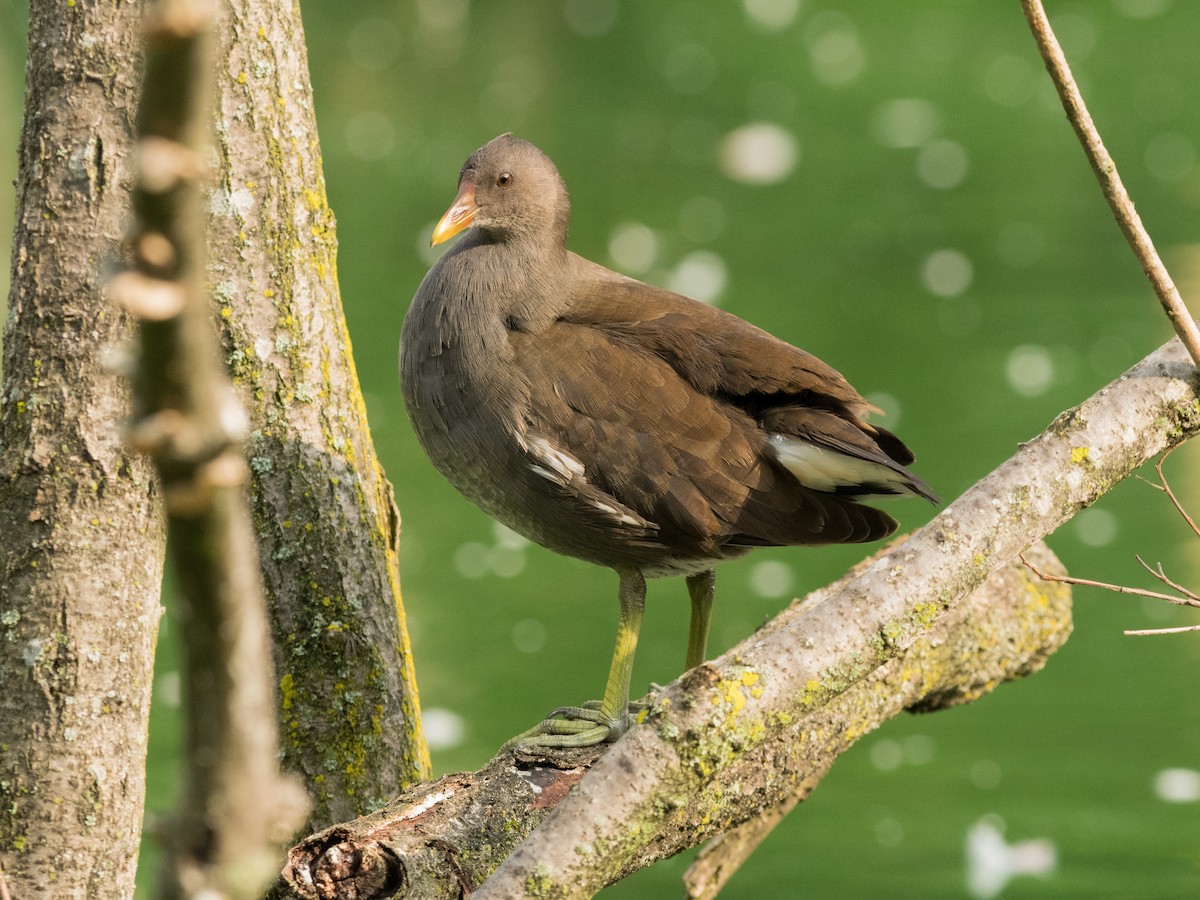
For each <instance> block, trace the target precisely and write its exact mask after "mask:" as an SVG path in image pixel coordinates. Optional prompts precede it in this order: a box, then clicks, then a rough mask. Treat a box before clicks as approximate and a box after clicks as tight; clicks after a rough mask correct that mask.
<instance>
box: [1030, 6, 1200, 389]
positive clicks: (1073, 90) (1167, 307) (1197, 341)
mask: <svg viewBox="0 0 1200 900" xmlns="http://www.w3.org/2000/svg"><path fill="white" fill-rule="evenodd" d="M1021 7H1022V8H1023V9H1024V10H1025V18H1026V19H1028V20H1029V27H1030V30H1032V31H1033V37H1034V40H1035V41H1037V45H1038V50H1039V51H1041V54H1042V59H1043V60H1045V63H1046V69H1047V71H1049V73H1050V78H1051V79H1052V80H1053V81H1054V87H1055V88H1056V89H1057V90H1058V96H1059V98H1060V99H1061V100H1062V104H1063V108H1064V109H1066V111H1067V118H1068V119H1069V120H1070V122H1071V125H1072V127H1073V128H1074V129H1075V134H1076V135H1078V137H1079V142H1080V143H1081V144H1082V145H1083V151H1084V153H1085V154H1087V158H1088V162H1090V163H1091V165H1092V170H1093V171H1094V172H1095V173H1096V178H1097V179H1098V180H1099V181H1100V188H1101V190H1102V191H1103V192H1104V197H1105V199H1106V200H1108V205H1109V207H1110V208H1111V209H1112V211H1113V215H1114V216H1115V217H1116V220H1117V224H1118V225H1119V226H1120V227H1121V231H1123V232H1124V233H1125V237H1126V239H1127V240H1128V241H1129V246H1130V247H1132V248H1133V252H1134V254H1135V255H1136V256H1137V258H1138V261H1139V262H1140V263H1141V264H1142V271H1144V272H1145V273H1146V277H1147V278H1149V279H1150V284H1151V286H1153V288H1154V293H1155V294H1157V295H1158V299H1159V302H1160V303H1161V304H1162V307H1163V311H1164V312H1166V314H1167V318H1168V319H1170V320H1171V325H1172V327H1173V328H1174V329H1175V333H1176V334H1177V335H1179V339H1180V340H1181V341H1182V342H1183V345H1184V347H1186V348H1187V351H1188V354H1189V355H1190V356H1191V357H1192V362H1194V363H1195V364H1196V365H1197V366H1198V367H1200V329H1198V328H1197V327H1196V321H1195V319H1193V318H1192V315H1191V313H1189V312H1188V309H1187V306H1186V305H1185V304H1184V302H1183V298H1181V297H1180V296H1179V290H1178V289H1177V288H1176V287H1175V283H1174V282H1173V281H1172V280H1171V276H1170V275H1169V274H1168V273H1167V269H1166V266H1164V265H1163V263H1162V260H1161V259H1160V258H1159V255H1158V251H1157V250H1155V249H1154V242H1153V241H1151V240H1150V235H1149V234H1147V233H1146V229H1145V228H1144V227H1143V226H1142V220H1141V218H1140V217H1139V216H1138V214H1137V210H1136V209H1134V206H1133V201H1132V200H1131V199H1130V198H1129V192H1128V191H1126V190H1125V185H1124V184H1123V183H1122V182H1121V176H1120V174H1119V173H1118V172H1117V165H1116V163H1115V162H1113V159H1112V157H1111V156H1109V154H1108V151H1107V150H1106V149H1105V148H1104V142H1103V141H1101V140H1100V134H1099V132H1098V131H1097V130H1096V126H1095V124H1094V123H1093V122H1092V117H1091V115H1090V114H1089V113H1088V111H1087V106H1086V105H1084V102H1083V96H1082V95H1081V94H1080V93H1079V88H1078V86H1077V85H1076V84H1075V78H1074V77H1073V76H1072V75H1071V67H1070V66H1069V65H1067V59H1066V57H1065V56H1064V55H1063V52H1062V47H1060V46H1059V44H1058V39H1057V38H1055V36H1054V31H1053V30H1052V29H1051V28H1050V22H1049V20H1048V19H1047V18H1046V11H1045V10H1044V9H1043V8H1042V3H1041V0H1021Z"/></svg>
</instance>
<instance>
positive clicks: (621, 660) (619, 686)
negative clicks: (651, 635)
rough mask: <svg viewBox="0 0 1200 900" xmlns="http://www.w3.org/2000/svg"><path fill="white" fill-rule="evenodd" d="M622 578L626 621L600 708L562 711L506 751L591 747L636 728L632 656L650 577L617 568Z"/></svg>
mask: <svg viewBox="0 0 1200 900" xmlns="http://www.w3.org/2000/svg"><path fill="white" fill-rule="evenodd" d="M617 575H619V576H620V579H621V584H620V588H619V589H618V594H617V596H618V599H619V600H620V602H621V618H620V620H619V621H618V623H617V646H616V648H615V649H614V650H613V658H612V665H611V667H610V668H609V672H608V683H607V684H606V685H605V686H604V699H603V700H601V701H600V703H599V704H598V705H593V704H588V705H586V706H564V707H560V708H559V709H556V710H554V711H553V712H551V713H550V715H549V716H547V717H546V718H545V719H543V720H542V721H541V722H540V723H538V724H537V725H535V726H534V727H533V728H531V729H529V730H528V731H526V732H524V733H522V734H519V735H517V736H516V737H515V738H513V739H512V740H510V741H509V742H508V743H507V744H505V746H506V747H513V746H515V745H520V746H522V747H525V748H536V747H590V746H592V745H593V744H600V743H604V742H606V741H609V742H611V741H615V740H616V739H617V738H619V737H620V736H621V735H623V734H624V733H625V732H626V731H628V730H629V726H630V725H631V724H633V719H632V717H631V716H630V715H629V682H630V680H631V679H632V677H633V657H634V654H635V653H636V651H637V642H638V633H639V632H640V631H641V628H642V614H643V612H644V611H645V608H646V579H645V578H643V577H642V573H641V572H639V571H638V570H637V569H627V568H618V569H617ZM559 716H562V717H563V718H558V717H559Z"/></svg>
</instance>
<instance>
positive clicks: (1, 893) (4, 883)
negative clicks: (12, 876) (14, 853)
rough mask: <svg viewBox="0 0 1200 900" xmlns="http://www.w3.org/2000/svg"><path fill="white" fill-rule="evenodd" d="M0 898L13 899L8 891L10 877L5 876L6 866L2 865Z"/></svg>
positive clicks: (0, 899) (0, 869)
mask: <svg viewBox="0 0 1200 900" xmlns="http://www.w3.org/2000/svg"><path fill="white" fill-rule="evenodd" d="M0 900H12V894H10V893H9V892H8V879H7V878H5V877H4V866H2V865H0Z"/></svg>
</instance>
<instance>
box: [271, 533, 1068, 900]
mask: <svg viewBox="0 0 1200 900" xmlns="http://www.w3.org/2000/svg"><path fill="white" fill-rule="evenodd" d="M881 552H886V550H885V551H881ZM1036 555H1037V558H1038V560H1039V562H1044V563H1046V564H1047V565H1050V566H1052V567H1057V562H1056V561H1055V560H1054V557H1053V555H1052V554H1051V553H1050V551H1049V550H1048V549H1046V548H1045V547H1044V546H1042V547H1039V548H1037V551H1036ZM853 577H855V573H851V574H849V575H847V576H846V578H845V579H843V582H842V583H845V582H846V581H849V580H850V579H852V578H853ZM838 587H839V585H836V584H835V585H831V586H830V587H827V588H824V589H822V590H821V591H818V592H817V593H815V594H813V595H810V596H809V597H808V598H806V599H805V600H804V601H799V602H798V603H797V607H798V608H800V609H804V608H807V609H815V608H816V607H817V606H818V605H819V604H820V603H821V602H822V601H823V600H824V599H825V598H827V597H829V596H831V595H832V594H833V593H834V592H835V591H836V590H837V589H838ZM1070 632H1071V601H1070V592H1069V590H1067V589H1066V588H1065V586H1064V585H1043V584H1041V583H1040V582H1038V581H1037V580H1036V578H1034V576H1033V575H1032V573H1031V572H1029V571H1028V570H1026V569H1024V567H1022V566H1020V565H1012V566H1009V567H1007V568H1005V569H1004V570H1002V571H1001V572H999V573H997V574H996V576H994V577H993V578H992V579H990V580H989V581H988V582H986V583H985V584H984V585H983V586H982V587H980V588H979V589H978V590H976V591H975V592H973V593H972V594H971V596H970V597H968V598H966V599H965V600H964V602H963V603H961V604H959V605H958V606H956V607H955V608H954V610H953V611H952V612H951V613H950V614H948V615H947V616H944V617H943V618H942V619H940V620H939V621H938V622H937V624H936V625H935V626H934V627H933V628H932V629H930V630H929V631H928V632H927V633H926V634H924V635H922V636H921V637H920V638H918V639H917V640H915V641H913V642H912V643H911V644H909V645H908V647H907V648H906V649H905V650H904V651H903V652H901V653H900V655H899V656H897V657H895V658H894V659H892V660H891V661H890V662H888V663H887V664H885V665H883V666H880V667H879V668H877V669H876V670H875V671H874V672H872V673H871V674H870V675H868V676H867V677H865V678H864V679H862V680H861V681H859V682H858V683H857V684H856V685H854V687H852V688H851V689H850V690H847V691H845V692H844V693H841V694H839V695H836V696H833V697H829V698H826V699H823V700H821V701H817V702H812V703H808V702H806V700H805V699H804V698H802V697H799V696H798V697H797V698H795V702H794V703H793V705H792V707H791V709H789V710H781V711H775V712H773V713H772V714H771V716H770V717H769V718H768V719H767V720H763V719H756V718H753V717H746V719H745V720H744V721H743V720H742V715H741V714H742V712H743V710H744V708H745V702H746V700H747V699H750V698H753V697H754V695H755V694H756V693H761V690H762V685H761V684H760V682H759V679H758V677H757V676H756V675H755V673H754V672H753V671H752V670H751V669H748V668H743V669H742V670H741V672H740V673H739V674H738V677H737V678H736V679H733V680H728V679H726V680H724V681H723V680H722V678H721V674H720V673H719V671H718V669H717V668H715V667H713V666H710V665H707V664H706V665H704V666H701V667H699V668H697V669H695V670H693V671H692V672H691V673H689V674H688V675H686V676H685V677H684V679H683V681H684V682H685V684H684V690H688V687H687V683H688V682H691V686H692V688H693V689H694V688H701V689H707V688H711V687H716V688H717V693H718V695H719V697H720V698H721V702H720V703H717V704H710V705H709V706H708V707H707V713H708V714H709V716H710V719H709V721H708V722H707V723H706V727H705V728H704V729H701V731H702V732H704V733H703V734H701V735H684V734H673V735H672V734H667V735H665V740H666V742H667V744H668V745H669V746H674V747H676V748H678V747H682V746H684V745H686V744H693V743H695V742H696V741H697V740H699V741H700V742H707V744H706V745H707V746H708V747H709V749H710V750H711V751H712V752H713V753H715V754H716V755H717V757H720V758H714V759H707V760H706V759H704V758H703V756H702V755H693V756H692V757H691V758H689V759H687V760H684V761H682V763H681V765H680V766H679V768H678V769H677V770H676V771H675V773H674V777H673V778H671V779H669V780H670V781H671V783H670V784H669V785H667V784H663V785H660V786H659V788H660V790H658V793H657V796H658V797H666V798H673V799H674V802H666V803H664V804H662V805H661V811H662V812H663V813H664V819H663V820H662V821H660V822H657V823H656V824H655V825H653V826H647V827H648V828H649V830H647V828H646V827H643V823H640V822H637V821H630V822H628V823H627V824H628V831H627V834H626V835H625V837H627V838H628V840H629V841H630V842H631V843H636V844H637V845H638V846H640V848H641V850H640V853H639V854H637V855H635V856H634V857H632V858H628V859H625V860H624V862H623V865H624V866H626V868H625V869H624V870H621V869H614V870H612V871H606V872H605V875H606V877H607V878H608V880H615V878H616V877H619V875H620V874H623V872H626V871H628V870H630V869H633V868H640V867H641V866H644V865H648V864H649V863H650V862H653V861H654V860H657V859H662V858H665V857H667V856H671V855H672V854H674V853H678V852H679V851H681V850H684V849H687V848H688V847H693V846H695V845H696V844H698V843H700V842H701V841H703V840H705V839H706V838H708V837H711V836H713V835H722V834H726V833H730V832H731V829H734V832H733V833H735V834H738V836H739V837H740V838H741V839H742V840H743V842H750V843H748V846H747V849H751V848H752V846H753V844H754V843H757V841H756V840H754V838H756V837H757V838H758V839H761V836H762V834H764V833H765V831H757V832H756V831H754V829H755V828H756V827H757V828H759V829H762V828H764V827H765V828H766V830H769V826H771V825H773V824H774V823H775V822H777V821H778V819H779V818H781V817H782V815H783V813H786V811H787V810H789V809H791V807H793V806H795V804H796V803H798V802H800V800H802V799H803V798H805V797H807V796H808V794H809V793H810V792H811V791H812V789H813V788H814V787H815V786H816V784H817V782H819V781H820V780H821V778H822V777H823V776H824V775H825V773H826V772H827V771H828V770H829V767H830V766H831V765H832V764H833V762H834V760H835V759H836V758H837V757H838V756H839V755H840V754H841V753H842V752H844V751H845V750H846V749H848V748H849V747H850V746H851V745H852V744H854V743H855V741H857V740H858V739H859V738H861V737H862V736H863V735H865V734H867V733H868V732H870V731H871V730H873V729H874V728H876V727H878V726H879V725H880V724H881V723H882V722H884V721H885V720H887V719H888V718H891V717H892V716H895V715H897V714H899V713H900V712H901V711H903V710H904V709H906V708H921V709H927V708H934V707H938V706H942V705H950V704H953V703H962V702H967V701H969V700H973V699H975V698H977V697H979V696H981V695H982V694H984V693H986V692H987V691H989V690H991V689H992V688H993V687H995V686H996V685H998V684H1000V683H1001V682H1002V681H1005V680H1008V679H1012V678H1017V677H1020V676H1022V675H1025V674H1028V673H1029V672H1032V671H1036V670H1037V669H1039V668H1041V666H1042V665H1043V664H1044V662H1045V660H1046V658H1047V657H1048V656H1049V655H1050V654H1051V653H1053V652H1054V651H1055V650H1056V649H1058V647H1059V646H1061V644H1062V643H1063V642H1064V641H1065V640H1066V639H1067V636H1068V635H1069V634H1070ZM753 640H754V639H753V638H752V639H751V641H753ZM657 702H658V701H657V700H656V701H655V703H656V705H657ZM668 727H669V725H666V724H663V725H662V726H661V727H660V733H661V730H662V729H663V728H668ZM734 733H736V734H738V735H740V737H739V738H738V739H737V740H732V741H731V740H729V738H730V736H731V734H734ZM604 749H605V748H603V747H601V748H594V747H593V748H586V749H582V750H577V751H569V752H563V753H555V754H552V755H547V756H546V757H545V758H540V759H523V760H522V761H521V762H520V764H519V765H517V764H514V761H513V759H512V757H511V755H510V754H509V753H507V752H503V753H501V754H500V755H499V756H497V757H496V759H494V760H492V762H491V763H489V764H488V765H487V766H486V767H485V768H484V769H482V770H480V771H479V772H471V773H459V774H457V775H449V776H446V777H445V778H442V779H440V780H439V781H436V782H434V783H432V784H427V785H422V786H420V787H419V788H415V789H413V790H411V791H409V792H408V793H406V794H405V795H404V796H402V797H400V798H398V799H397V800H395V801H394V802H393V803H390V804H388V806H387V807H385V808H384V809H382V810H380V811H379V812H378V813H375V814H373V815H370V816H367V817H364V818H363V819H360V820H358V821H355V822H349V823H347V824H345V825H339V826H335V827H334V828H331V829H328V830H327V831H325V832H322V833H320V834H316V835H313V836H312V837H311V838H309V839H308V840H306V841H305V842H304V843H303V844H301V845H299V846H298V847H295V848H293V850H292V852H291V854H290V855H289V865H288V869H287V870H285V876H286V877H287V878H288V879H289V880H290V882H291V883H292V885H293V888H294V889H295V890H297V892H298V893H299V894H300V895H301V896H303V897H305V898H311V900H332V898H338V897H357V898H359V900H370V898H373V897H378V898H382V897H389V896H396V897H421V898H447V900H449V898H457V897H460V896H465V894H466V893H468V892H471V891H474V890H475V889H476V888H478V886H479V885H480V884H481V883H482V882H483V880H484V879H486V878H487V877H488V875H490V874H491V872H492V871H493V870H494V869H495V868H496V867H497V866H498V865H499V864H500V862H501V861H502V860H503V859H504V858H505V857H506V856H507V855H508V854H509V853H511V852H512V851H513V850H514V849H515V848H516V847H517V846H518V845H519V844H520V843H521V842H522V841H523V840H525V838H526V837H527V836H528V835H529V833H530V832H531V831H532V830H533V829H534V827H536V826H537V825H538V824H539V823H541V821H542V820H543V819H545V818H546V816H547V815H548V814H549V813H550V810H552V809H553V808H554V807H556V806H557V805H558V803H559V801H561V800H562V799H563V798H564V797H565V796H566V795H567V792H568V791H570V790H571V788H572V787H574V785H575V784H576V782H578V781H580V779H581V778H583V776H584V774H585V772H587V771H588V769H589V768H590V767H591V766H592V764H593V763H594V762H596V760H597V759H598V758H599V757H600V756H601V755H602V754H603V753H604ZM773 810H778V814H777V815H775V816H773V817H770V818H768V819H766V820H764V819H763V814H764V813H767V814H768V815H770V812H771V811H773ZM740 823H747V825H746V826H744V828H745V829H746V831H743V832H741V833H740V834H739V833H738V832H737V831H736V829H737V827H738V826H739V824H740ZM725 855H726V857H727V858H728V857H729V854H725ZM529 879H530V880H529V882H528V884H527V885H526V886H524V887H525V889H526V891H527V893H529V894H530V895H532V896H543V894H541V893H539V892H540V891H541V890H542V889H543V888H545V889H546V890H547V891H549V890H550V888H551V887H552V886H553V881H552V880H551V876H550V872H549V870H547V871H546V873H545V879H546V880H545V882H544V883H543V881H542V876H541V875H540V874H539V872H538V870H537V869H536V867H535V869H534V870H533V871H531V872H530V876H529ZM597 887H598V884H596V883H595V882H593V883H592V885H591V889H592V890H591V891H589V892H588V893H590V892H594V890H595V889H596V888H597ZM392 892H395V893H392ZM580 895H583V892H582V891H581V892H580ZM544 896H557V893H546V894H544Z"/></svg>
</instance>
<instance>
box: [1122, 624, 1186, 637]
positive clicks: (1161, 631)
mask: <svg viewBox="0 0 1200 900" xmlns="http://www.w3.org/2000/svg"><path fill="white" fill-rule="evenodd" d="M1185 631H1200V625H1180V626H1179V627H1178V628H1139V629H1133V630H1126V631H1125V634H1128V635H1134V636H1142V635H1147V634H1183V633H1184V632H1185Z"/></svg>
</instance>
